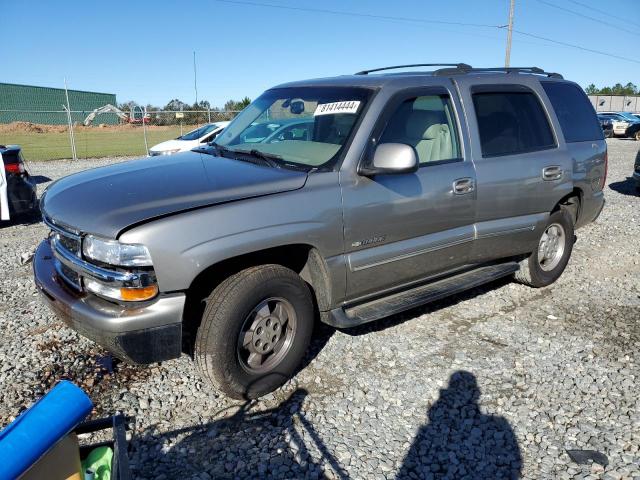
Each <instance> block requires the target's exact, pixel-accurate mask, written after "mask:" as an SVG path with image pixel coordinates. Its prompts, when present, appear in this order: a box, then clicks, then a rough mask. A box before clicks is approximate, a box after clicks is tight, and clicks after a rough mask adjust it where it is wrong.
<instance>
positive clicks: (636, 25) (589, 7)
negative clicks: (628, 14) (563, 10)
mask: <svg viewBox="0 0 640 480" xmlns="http://www.w3.org/2000/svg"><path fill="white" fill-rule="evenodd" d="M569 1H570V2H571V3H575V4H576V5H580V6H581V7H584V8H588V9H589V10H593V11H594V12H598V13H602V14H603V15H607V16H608V17H611V18H615V19H617V20H622V21H623V22H626V23H629V24H631V25H633V26H634V27H640V24H637V23H634V22H630V21H629V20H628V19H626V18H624V17H619V16H618V15H614V14H613V13H610V12H607V11H605V10H600V9H599V8H596V7H592V6H591V5H587V4H586V3H582V2H578V1H577V0H569Z"/></svg>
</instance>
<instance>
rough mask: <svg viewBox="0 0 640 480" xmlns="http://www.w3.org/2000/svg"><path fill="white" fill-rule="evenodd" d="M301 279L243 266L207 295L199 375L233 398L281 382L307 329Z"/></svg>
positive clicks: (309, 309) (277, 269) (306, 294)
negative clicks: (243, 268)
mask: <svg viewBox="0 0 640 480" xmlns="http://www.w3.org/2000/svg"><path fill="white" fill-rule="evenodd" d="M313 320H314V311H313V302H312V298H311V292H310V291H309V288H308V287H307V285H306V284H305V283H304V281H303V280H302V279H301V278H300V277H299V276H298V275H297V274H296V273H295V272H293V271H292V270H290V269H288V268H285V267H282V266H280V265H261V266H258V267H253V268H248V269H246V270H243V271H241V272H239V273H237V274H235V275H232V276H231V277H229V278H228V279H226V280H225V281H224V282H222V283H221V284H220V285H219V286H218V287H217V288H216V289H215V290H214V291H213V292H212V293H211V295H210V296H209V298H208V300H207V307H206V308H205V311H204V314H203V317H202V323H201V325H200V328H199V329H198V334H197V336H196V345H195V359H196V364H197V366H198V369H199V370H200V372H201V374H202V376H203V377H204V378H205V379H207V380H209V381H210V382H211V383H213V384H214V385H215V386H217V387H218V388H219V389H220V390H222V391H223V392H224V393H225V394H227V395H229V396H230V397H233V398H257V397H259V396H261V395H264V394H266V393H269V392H271V391H273V390H275V389H276V388H278V387H279V386H280V385H282V384H283V383H285V382H286V381H287V380H288V379H289V378H291V376H292V375H293V374H294V373H295V370H296V368H297V367H298V365H299V364H300V362H301V361H302V358H303V356H304V354H305V351H306V349H307V347H308V345H309V341H310V339H311V332H312V330H313Z"/></svg>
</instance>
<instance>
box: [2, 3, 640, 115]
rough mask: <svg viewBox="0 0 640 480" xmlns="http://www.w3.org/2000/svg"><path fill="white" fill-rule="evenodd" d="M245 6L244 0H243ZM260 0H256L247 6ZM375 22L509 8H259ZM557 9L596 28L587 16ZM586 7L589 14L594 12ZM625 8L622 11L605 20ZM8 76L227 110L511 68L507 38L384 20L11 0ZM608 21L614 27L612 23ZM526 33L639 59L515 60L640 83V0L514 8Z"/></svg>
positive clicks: (499, 12) (529, 46)
mask: <svg viewBox="0 0 640 480" xmlns="http://www.w3.org/2000/svg"><path fill="white" fill-rule="evenodd" d="M238 1H241V2H242V0H238ZM247 1H249V2H251V0H247ZM254 1H255V2H257V3H267V4H272V5H281V6H285V7H294V8H311V9H314V8H315V9H326V10H334V11H342V12H354V13H361V14H366V15H372V16H392V17H404V18H413V19H420V20H431V21H434V20H438V21H451V22H462V23H475V24H488V25H504V24H506V23H507V16H508V3H509V0H448V1H445V2H443V1H434V0H394V1H388V0H387V1H383V0H370V1H364V0H346V1H344V0H343V1H338V0H324V1H323V2H317V1H313V0H264V1H263V0H254ZM550 3H551V4H554V5H557V6H560V7H562V8H566V9H569V10H574V11H576V12H579V13H581V14H583V15H587V16H590V17H594V18H596V19H598V21H594V20H591V19H588V18H584V17H581V16H578V15H575V14H572V13H569V12H566V11H564V10H561V9H558V8H553V6H552V5H549V4H550ZM580 4H583V5H586V6H588V7H593V9H591V8H586V7H585V6H582V5H580ZM607 5H611V6H613V5H615V9H614V10H611V15H613V16H608V15H605V14H604V13H601V12H598V11H596V10H594V9H599V10H603V9H606V8H607ZM0 11H1V12H2V16H3V18H4V20H5V21H3V22H2V28H1V29H0V58H1V59H2V65H3V66H4V68H3V69H2V73H0V81H2V82H10V83H24V84H33V85H43V86H52V87H60V86H62V84H63V78H64V77H66V78H67V82H68V84H69V88H75V89H79V90H93V91H100V92H109V93H115V94H117V99H118V102H124V101H127V100H135V101H137V102H140V103H152V104H154V105H160V106H163V105H164V104H166V103H167V102H168V101H169V100H170V99H172V98H179V99H181V100H183V101H185V102H188V103H192V102H193V101H194V96H195V94H194V89H193V67H192V60H193V57H192V56H193V53H192V52H193V51H194V50H195V51H196V55H197V66H198V93H199V95H198V96H199V99H207V100H209V101H210V102H211V104H212V105H215V106H222V105H223V104H224V102H225V101H226V100H228V99H230V98H234V99H239V98H241V97H244V96H245V95H246V96H249V97H251V98H255V97H256V96H257V95H259V94H260V93H261V92H262V91H264V90H265V89H267V88H269V87H270V86H273V85H275V84H278V83H282V82H285V81H290V80H297V79H304V78H313V77H321V76H332V75H340V74H345V73H352V72H355V71H357V70H361V69H363V68H372V67H378V66H385V65H397V64H402V63H421V62H427V63H428V62H437V61H442V62H457V61H462V62H466V63H470V64H471V65H474V66H500V65H503V64H504V51H505V39H506V31H505V30H499V29H496V28H487V27H477V26H461V25H446V24H436V23H427V22H422V21H413V22H412V21H399V20H383V19H379V18H373V17H355V16H347V15H335V14H330V13H321V12H307V11H301V10H294V9H282V8H272V7H265V6H257V5H247V4H238V3H227V2H222V1H215V0H209V1H193V0H184V1H180V2H178V1H175V2H169V1H154V2H151V1H131V0H129V1H120V0H113V1H108V2H87V1H84V2H80V1H76V0H66V1H64V2H45V1H42V2H34V1H30V0H21V1H18V0H14V1H9V0H0ZM608 24H610V25H608ZM514 28H515V29H516V30H522V31H525V32H529V33H533V34H536V35H539V36H543V37H548V38H553V39H555V40H558V41H562V42H567V43H572V44H577V45H581V46H583V47H585V48H591V49H596V50H602V51H606V52H609V53H611V54H615V55H620V56H625V57H630V58H632V59H635V60H636V62H635V63H634V62H630V61H625V60H621V59H617V58H611V57H607V56H603V55H598V54H595V53H590V52H586V51H580V50H577V49H574V48H568V47H564V46H559V45H552V44H550V43H548V42H546V41H543V40H539V39H534V38H531V37H526V36H523V35H520V34H518V33H514V37H513V38H514V40H513V48H512V56H511V64H512V65H514V66H522V65H537V66H541V67H543V68H545V69H547V70H550V71H558V72H561V73H562V74H564V76H565V77H567V78H570V79H572V80H575V81H577V82H578V83H580V84H581V85H583V86H586V85H587V84H588V83H591V82H593V83H595V84H596V85H598V86H604V85H609V84H613V83H616V82H622V83H626V82H628V81H632V82H634V83H636V84H637V85H638V84H640V50H639V49H638V46H639V45H640V5H638V0H618V1H616V2H602V1H600V0H580V1H579V2H574V1H572V0H516V11H515V23H514Z"/></svg>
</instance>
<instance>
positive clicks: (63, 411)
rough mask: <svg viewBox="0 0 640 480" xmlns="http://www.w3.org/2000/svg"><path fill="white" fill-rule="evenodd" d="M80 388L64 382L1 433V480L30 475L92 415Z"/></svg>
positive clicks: (90, 406) (86, 398)
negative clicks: (66, 437) (46, 456)
mask: <svg viewBox="0 0 640 480" xmlns="http://www.w3.org/2000/svg"><path fill="white" fill-rule="evenodd" d="M92 408H93V404H92V403H91V400H90V399H89V397H88V396H87V394H86V393H84V392H83V391H82V390H81V389H80V388H78V387H76V386H75V385H74V384H73V383H71V382H68V381H66V380H63V381H61V382H59V383H58V384H57V385H56V386H55V387H54V388H53V389H51V391H49V393H47V394H46V395H45V396H44V397H42V398H41V399H40V400H38V401H37V402H36V403H35V404H34V405H33V406H32V407H31V408H29V409H28V410H25V411H24V412H22V414H20V416H19V417H18V418H16V419H15V420H14V421H13V422H12V423H10V424H9V425H8V426H7V428H5V429H4V430H2V431H1V432H0V480H13V479H15V478H18V477H19V476H20V475H22V474H23V473H24V472H26V471H27V469H28V468H29V467H31V465H33V464H34V463H35V462H36V461H38V459H39V458H40V457H42V456H43V455H44V454H45V453H46V452H47V451H48V450H49V449H50V448H51V447H53V446H54V445H55V444H56V442H57V441H58V440H60V439H61V438H63V437H64V436H65V435H66V434H67V433H69V432H70V431H71V430H73V429H74V428H75V427H76V426H77V425H78V424H79V423H80V422H81V421H82V420H83V419H84V418H85V417H86V416H87V415H88V414H89V412H91V409H92Z"/></svg>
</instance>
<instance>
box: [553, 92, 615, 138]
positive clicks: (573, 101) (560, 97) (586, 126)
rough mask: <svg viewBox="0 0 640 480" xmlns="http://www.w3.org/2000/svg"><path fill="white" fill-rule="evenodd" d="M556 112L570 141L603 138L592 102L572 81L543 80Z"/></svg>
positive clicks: (563, 131) (565, 135) (565, 136)
mask: <svg viewBox="0 0 640 480" xmlns="http://www.w3.org/2000/svg"><path fill="white" fill-rule="evenodd" d="M542 86H543V88H544V91H545V92H547V96H548V97H549V100H551V105H553V109H554V110H555V112H556V116H557V117H558V121H559V122H560V127H562V133H564V139H565V141H566V142H567V143H570V142H585V141H588V140H602V138H603V136H602V129H601V128H600V126H599V125H598V122H597V121H596V115H595V112H594V110H593V107H592V106H591V102H589V99H588V98H587V96H586V95H585V94H584V93H583V92H582V90H580V88H579V87H577V86H575V85H572V84H570V83H556V82H542Z"/></svg>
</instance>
